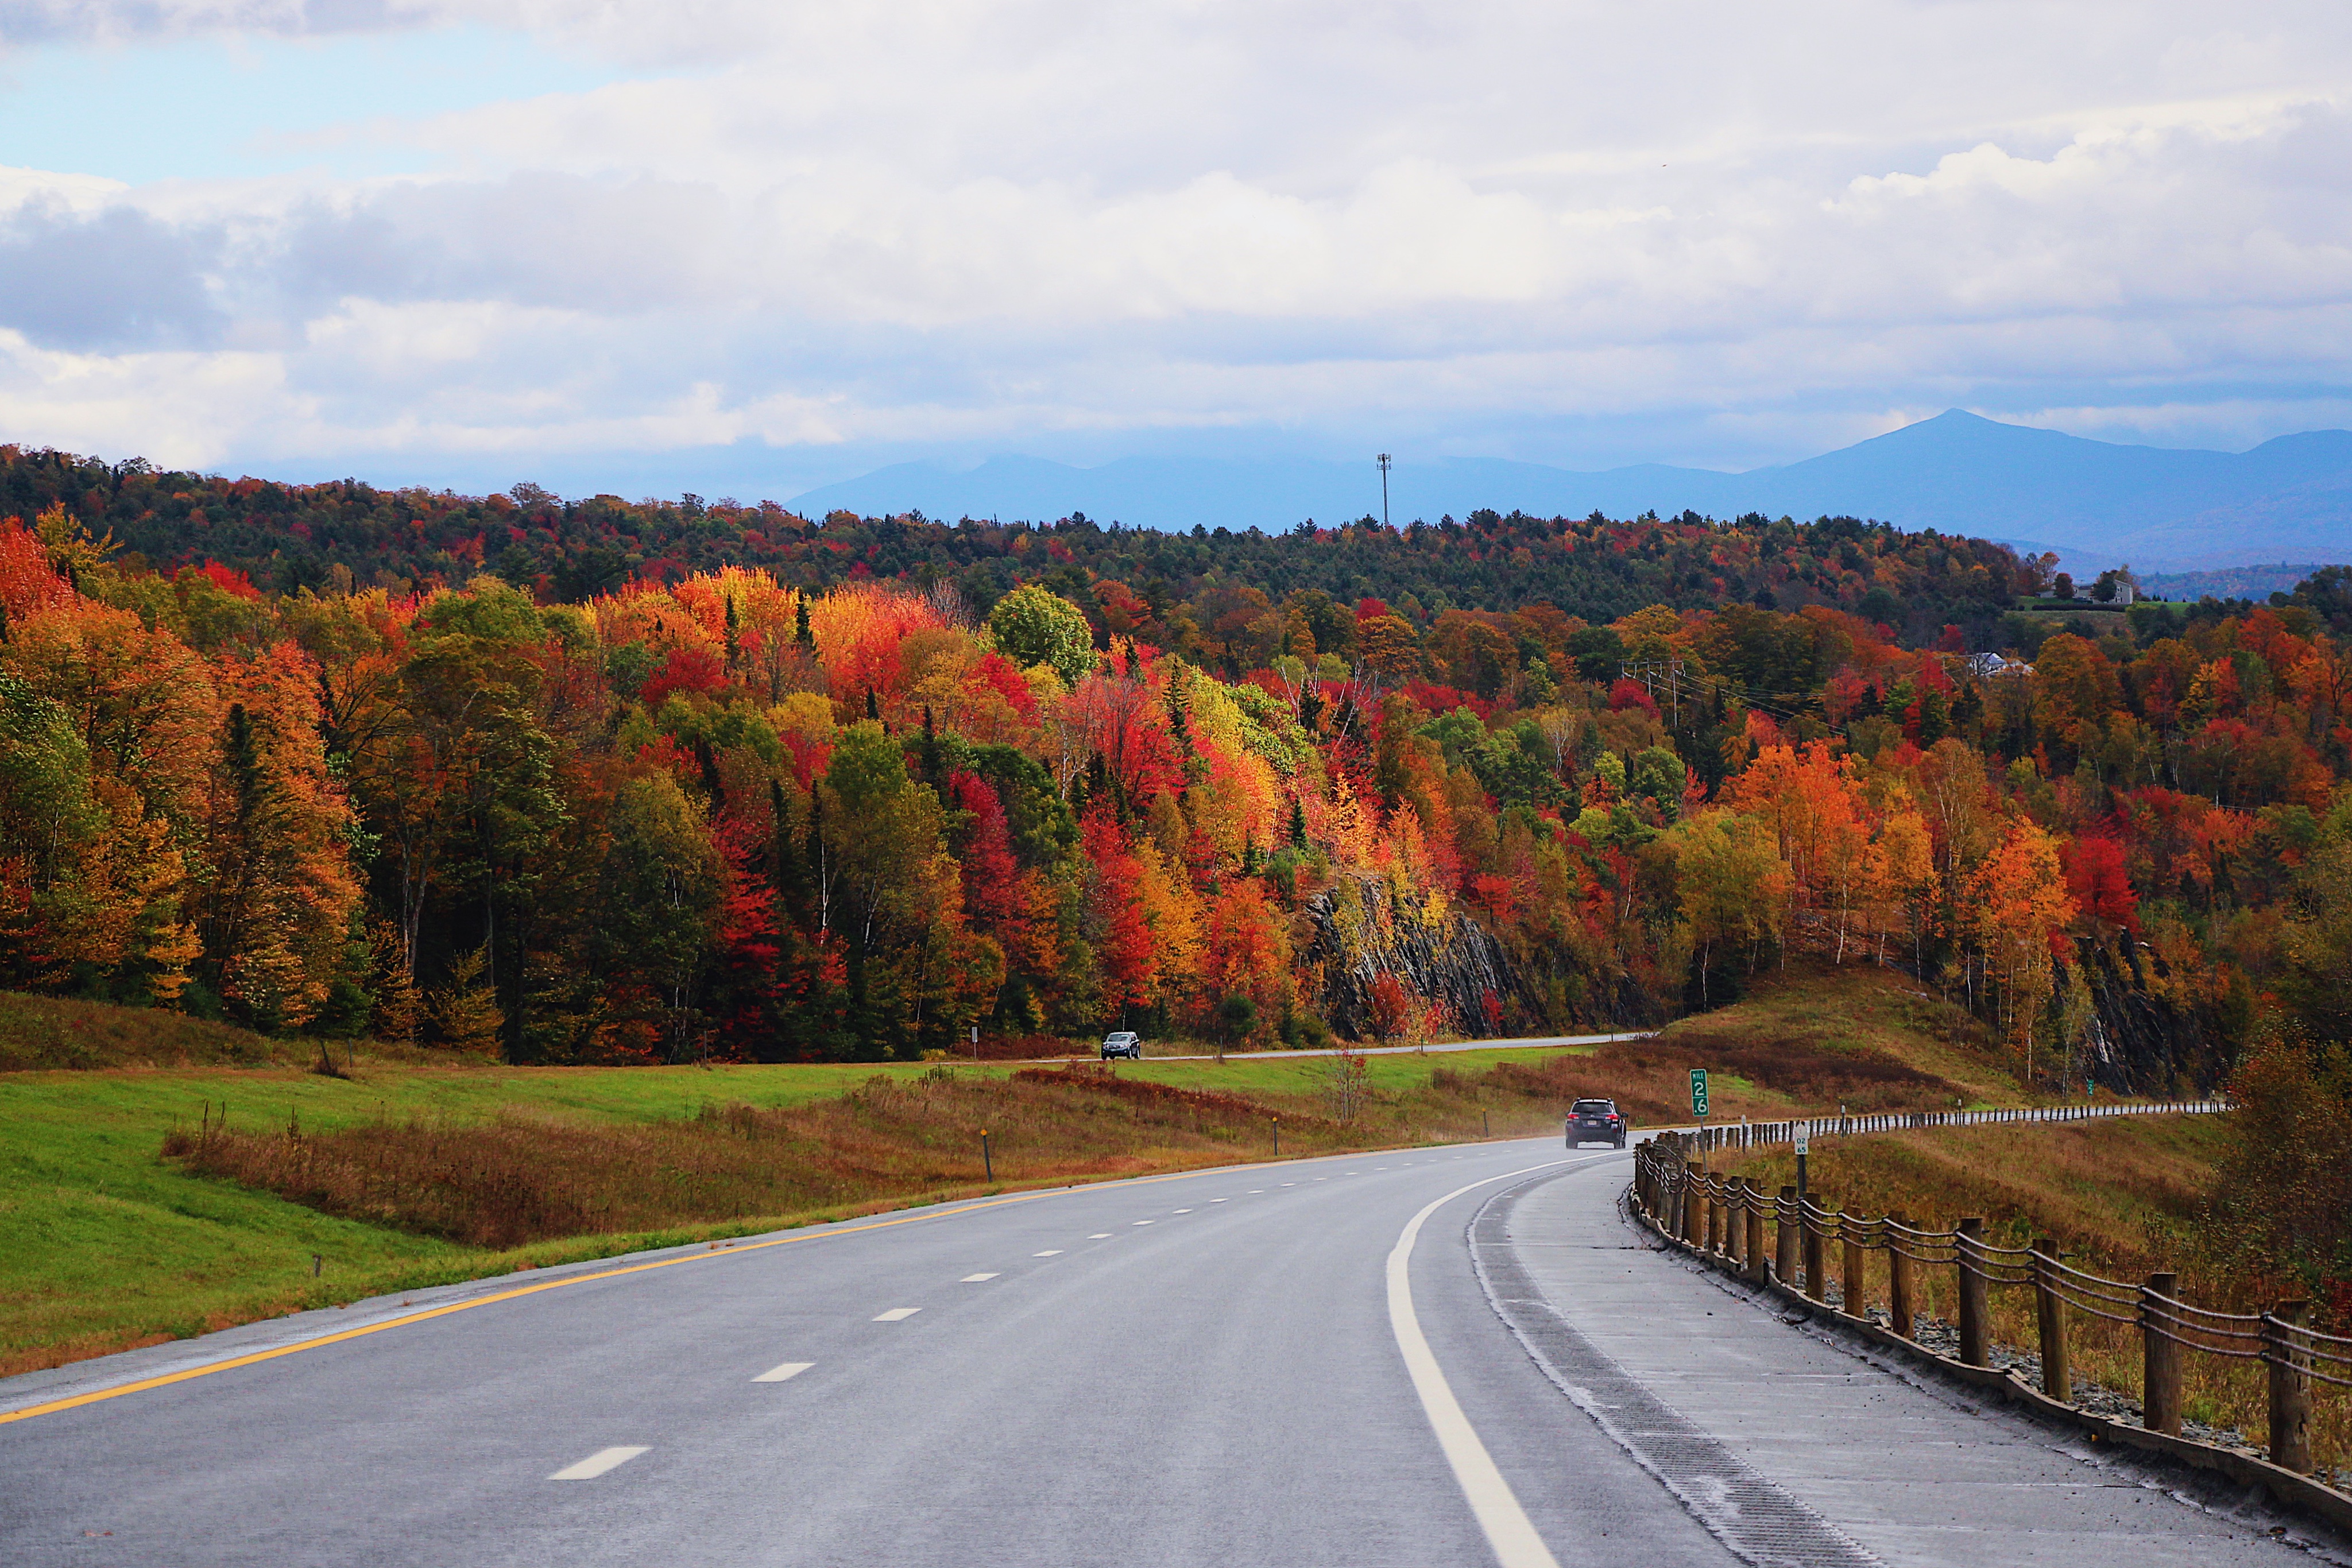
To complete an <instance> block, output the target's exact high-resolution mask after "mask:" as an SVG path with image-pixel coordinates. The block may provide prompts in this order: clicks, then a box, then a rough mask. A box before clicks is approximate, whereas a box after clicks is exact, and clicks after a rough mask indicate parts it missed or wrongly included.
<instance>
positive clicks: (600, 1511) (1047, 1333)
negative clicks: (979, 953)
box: [0, 1143, 2251, 1568]
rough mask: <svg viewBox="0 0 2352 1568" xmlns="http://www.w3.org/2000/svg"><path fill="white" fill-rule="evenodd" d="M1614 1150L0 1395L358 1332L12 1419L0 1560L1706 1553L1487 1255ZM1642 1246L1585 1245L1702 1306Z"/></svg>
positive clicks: (526, 1299) (1277, 1192)
mask: <svg viewBox="0 0 2352 1568" xmlns="http://www.w3.org/2000/svg"><path fill="white" fill-rule="evenodd" d="M1530 1172H1538V1173H1545V1172H1549V1173H1553V1174H1556V1175H1557V1179H1556V1180H1555V1181H1554V1182H1553V1183H1552V1184H1551V1185H1550V1186H1543V1187H1537V1186H1530V1185H1529V1182H1528V1179H1527V1175H1526V1173H1530ZM1625 1174H1626V1159H1625V1156H1623V1155H1616V1154H1613V1153H1601V1152H1598V1151H1589V1152H1587V1153H1585V1154H1582V1155H1574V1156H1570V1155H1565V1154H1564V1152H1563V1151H1561V1150H1560V1149H1559V1147H1558V1146H1557V1145H1552V1144H1549V1143H1517V1144H1500V1145H1477V1146H1475V1147H1470V1148H1456V1149H1447V1150H1438V1151H1415V1152H1411V1153H1404V1154H1391V1155H1360V1156H1352V1157H1348V1158H1341V1159H1331V1160H1318V1161H1301V1162H1295V1163H1286V1164H1282V1165H1278V1166H1255V1167H1247V1168H1243V1169H1237V1170H1231V1171H1222V1172H1209V1173H1202V1174H1195V1175H1192V1176H1181V1177H1161V1178H1154V1179H1150V1180H1144V1181H1139V1182H1132V1183H1127V1184H1122V1185H1118V1186H1098V1187H1091V1188H1083V1189H1073V1190H1066V1191H1056V1192H1054V1193H1050V1194H1044V1195H1035V1196H1021V1197H1012V1198H1003V1199H997V1200H992V1201H991V1202H988V1203H982V1204H972V1205H964V1206H959V1207H947V1208H942V1209H937V1210H929V1211H922V1212H920V1213H917V1214H912V1215H904V1216H892V1217H887V1218H886V1219H884V1220H881V1221H878V1222H877V1221H867V1222H864V1223H863V1224H858V1225H845V1226H841V1227H835V1228H829V1229H825V1230H811V1231H802V1232H793V1233H789V1234H788V1238H787V1239H782V1240H781V1241H779V1242H777V1243H775V1244H772V1245H766V1246H759V1247H750V1246H746V1247H739V1248H736V1249H730V1250H725V1251H721V1252H718V1253H713V1254H688V1255H683V1256H688V1257H690V1258H691V1260H689V1261H682V1262H676V1263H670V1262H668V1261H667V1260H668V1259H669V1258H671V1257H677V1256H681V1255H677V1254H668V1255H659V1256H656V1257H655V1258H652V1259H649V1260H634V1261H654V1262H657V1263H661V1264H663V1265H664V1266H660V1267H655V1268H649V1269H640V1270H635V1271H631V1272H614V1271H613V1270H614V1265H613V1264H610V1263H607V1264H603V1265H591V1266H587V1267H584V1268H582V1269H578V1270H571V1271H569V1272H567V1273H562V1274H558V1273H554V1272H552V1271H551V1272H550V1273H548V1274H543V1275H525V1276H520V1277H515V1278H509V1279H507V1280H503V1281H487V1282H483V1283H481V1284H478V1285H475V1286H469V1287H460V1288H457V1289H455V1290H452V1291H440V1292H432V1293H423V1294H419V1295H417V1296H415V1297H413V1298H411V1299H410V1304H409V1305H407V1306H406V1307H405V1308H404V1307H403V1305H402V1303H401V1302H399V1301H389V1302H383V1303H370V1304H366V1305H363V1306H362V1307H357V1308H354V1309H352V1310H351V1311H350V1312H321V1313H310V1314H306V1316H305V1317H304V1318H302V1319H295V1320H284V1321H281V1322H278V1323H274V1324H264V1325H254V1326H252V1327H249V1328H247V1329H245V1330H239V1331H234V1332H232V1333H227V1334H221V1335H215V1336H211V1337H209V1338H208V1339H205V1340H201V1341H193V1342H188V1343H184V1344H180V1345H173V1346H163V1347H157V1348H156V1349H155V1350H152V1351H145V1352H137V1353H132V1354H130V1355H127V1356H119V1357H112V1358H109V1359H108V1360H106V1361H104V1362H94V1363H86V1364H82V1365H81V1366H79V1367H77V1368H69V1369H65V1370H64V1371H63V1372H60V1373H55V1374H42V1375H35V1376H33V1377H28V1378H18V1379H14V1380H10V1381H8V1382H6V1383H0V1412H11V1411H41V1410H43V1407H44V1406H56V1405H58V1404H61V1403H63V1402H66V1401H69V1400H72V1399H75V1398H80V1397H83V1396H89V1395H91V1394H95V1393H103V1392H104V1391H105V1390H106V1389H107V1388H108V1387H110V1386H117V1385H121V1384H123V1383H125V1382H127V1381H129V1380H132V1379H152V1378H155V1377H158V1376H173V1375H179V1374H184V1373H188V1372H193V1371H197V1369H198V1368H199V1367H200V1366H201V1365H203V1364H206V1363H216V1362H217V1361H219V1360H221V1359H224V1358H227V1357H232V1356H240V1355H246V1356H249V1355H255V1354H265V1355H266V1354H267V1353H268V1352H269V1351H271V1350H273V1349H278V1348H281V1347H283V1346H286V1345H288V1344H290V1343H297V1342H299V1341H301V1340H304V1339H306V1338H308V1339H315V1338H316V1336H318V1335H319V1334H320V1333H325V1332H341V1333H344V1334H346V1335H347V1336H348V1337H344V1338H342V1339H340V1340H338V1341H336V1342H334V1343H323V1344H320V1343H314V1344H313V1345H312V1347H311V1348H308V1349H300V1350H296V1351H293V1352H292V1353H290V1354H278V1355H275V1356H271V1357H268V1358H267V1359H260V1360H255V1361H250V1362H248V1363H247V1364H241V1365H236V1366H233V1367H228V1368H226V1369H224V1370H218V1371H213V1372H200V1373H199V1375H193V1376H181V1377H180V1379H179V1380H178V1381H173V1382H167V1383H163V1384H161V1385H156V1386H149V1387H145V1388H142V1389H139V1390H136V1391H132V1392H127V1393H122V1394H121V1395H119V1396H112V1397H101V1398H98V1399H95V1400H92V1401H91V1402H89V1403H84V1404H80V1405H77V1406H71V1407H68V1408H49V1409H47V1410H46V1411H45V1412H44V1413H37V1414H26V1415H25V1416H23V1417H22V1418H20V1419H15V1420H11V1421H7V1422H6V1423H5V1424H0V1563H9V1564H27V1565H34V1564H50V1563H74V1564H93V1565H97V1564H173V1565H175V1568H176V1565H182V1564H198V1563H289V1564H300V1563H320V1564H324V1563H336V1564H346V1563H398V1564H435V1565H440V1564H453V1563H465V1564H467V1565H469V1568H471V1565H475V1564H493V1563H519V1564H520V1563H529V1564H541V1563H566V1564H571V1563H630V1564H649V1565H650V1564H659V1565H664V1568H667V1565H673V1564H680V1565H683V1564H704V1563H723V1564H736V1563H743V1564H751V1563H762V1564H764V1563H779V1564H783V1563H790V1564H801V1563H822V1564H835V1563H838V1564H850V1563H857V1564H870V1563H888V1564H893V1565H905V1564H934V1563H936V1564H940V1565H946V1564H954V1565H956V1568H987V1565H993V1564H1004V1565H1013V1564H1021V1565H1055V1564H1104V1565H1111V1564H1118V1565H1120V1568H1133V1565H1137V1564H1150V1565H1162V1564H1171V1565H1172V1564H1195V1563H1197V1564H1204V1565H1205V1564H1261V1563H1262V1564H1269V1565H1275V1564H1280V1565H1291V1564H1319V1563H1331V1564H1348V1565H1349V1568H1370V1565H1379V1564H1395V1565H1398V1568H1431V1565H1433V1564H1451V1563H1462V1564H1480V1563H1496V1562H1500V1563H1504V1564H1506V1565H1507V1568H1545V1565H1546V1564H1548V1563H1559V1564H1570V1565H1573V1564H1580V1563H1623V1562H1627V1561H1639V1562H1642V1563H1644V1565H1645V1568H1650V1565H1656V1568H1676V1565H1681V1564H1710V1565H1714V1564H1727V1563H1732V1562H1734V1561H1735V1558H1734V1557H1733V1555H1732V1554H1731V1552H1729V1551H1728V1549H1727V1547H1726V1546H1725V1544H1724V1543H1723V1542H1722V1541H1721V1540H1719V1539H1718V1538H1717V1535H1716V1534H1713V1533H1710V1532H1709V1529H1708V1527H1707V1525H1706V1523H1703V1522H1702V1521H1701V1520H1700V1518H1699V1517H1697V1516H1696V1515H1695V1514H1694V1513H1693V1512H1692V1511H1690V1510H1688V1509H1686V1508H1685V1507H1684V1506H1683V1505H1682V1504H1680V1503H1678V1502H1677V1501H1676V1500H1675V1499H1674V1498H1673V1497H1672V1496H1670V1495H1669V1494H1668V1493H1667V1491H1666V1490H1664V1488H1663V1487H1662V1486H1661V1484H1660V1482H1659V1480H1658V1479H1655V1478H1654V1476H1653V1475H1652V1474H1651V1473H1650V1472H1649V1471H1647V1470H1645V1469H1643V1468H1641V1466H1640V1465H1639V1464H1637V1463H1636V1462H1635V1461H1634V1459H1633V1458H1631V1457H1629V1454H1628V1451H1627V1449H1626V1448H1623V1447H1621V1446H1620V1442H1619V1439H1618V1438H1617V1437H1612V1436H1611V1434H1610V1433H1609V1432H1608V1431H1605V1430H1604V1429H1603V1427H1601V1426H1600V1425H1596V1423H1595V1421H1594V1420H1593V1419H1592V1418H1591V1417H1589V1416H1587V1415H1586V1414H1585V1413H1584V1411H1583V1410H1582V1409H1580V1407H1579V1406H1578V1405H1577V1403H1575V1402H1573V1401H1572V1400H1571V1399H1570V1397H1568V1396H1564V1395H1563V1392H1562V1390H1561V1387H1560V1386H1559V1385H1558V1384H1556V1383H1555V1381H1554V1377H1555V1376H1557V1375H1559V1366H1558V1365H1557V1364H1553V1365H1551V1366H1549V1368H1547V1366H1546V1365H1544V1364H1539V1363H1538V1360H1537V1359H1535V1358H1533V1357H1531V1356H1530V1355H1529V1354H1528V1352H1527V1351H1526V1350H1525V1349H1523V1348H1522V1346H1521V1343H1520V1342H1519V1340H1518V1339H1517V1338H1516V1337H1515V1336H1514V1334H1513V1333H1512V1330H1511V1329H1510V1328H1509V1327H1507V1325H1506V1322H1504V1320H1503V1318H1501V1317H1498V1316H1497V1313H1496V1308H1495V1306H1494V1305H1492V1304H1491V1303H1490V1301H1489V1299H1488V1294H1487V1292H1488V1291H1489V1290H1490V1289H1495V1288H1496V1279H1497V1275H1496V1271H1495V1270H1493V1269H1491V1268H1490V1269H1487V1270H1485V1271H1484V1278H1483V1279H1482V1270H1480V1269H1479V1268H1478V1267H1475V1266H1474V1259H1473V1256H1472V1240H1471V1227H1472V1222H1473V1219H1474V1217H1476V1216H1480V1215H1482V1214H1484V1215H1485V1216H1486V1218H1485V1219H1484V1220H1482V1221H1481V1225H1482V1227H1483V1228H1482V1229H1481V1231H1480V1232H1479V1234H1480V1236H1481V1238H1482V1240H1481V1242H1480V1245H1481V1247H1482V1249H1490V1250H1491V1249H1493V1248H1495V1247H1496V1245H1497V1244H1498V1242H1502V1241H1505V1240H1507V1239H1505V1238H1503V1237H1502V1236H1501V1233H1499V1232H1496V1231H1495V1229H1494V1226H1495V1224H1496V1217H1497V1216H1503V1217H1506V1218H1507V1215H1508V1213H1509V1209H1508V1207H1507V1203H1508V1200H1507V1201H1506V1204H1505V1205H1503V1206H1492V1205H1490V1204H1489V1200H1490V1199H1492V1198H1494V1197H1496V1195H1497V1194H1504V1195H1512V1194H1517V1193H1518V1192H1520V1191H1522V1190H1526V1191H1528V1192H1529V1193H1530V1194H1532V1193H1534V1192H1538V1191H1543V1192H1551V1193H1554V1194H1557V1195H1562V1196H1561V1197H1559V1202H1565V1203H1567V1204H1569V1205H1570V1207H1573V1208H1574V1209H1576V1211H1577V1212H1579V1213H1581V1214H1583V1215H1585V1216H1587V1217H1588V1218H1590V1217H1591V1216H1594V1215H1602V1214H1606V1213H1607V1211H1608V1209H1609V1207H1610V1205H1611V1203H1612V1199H1613V1197H1614V1195H1615V1193H1616V1192H1618V1191H1619V1190H1620V1189H1622V1186H1623V1181H1624V1177H1625ZM1554 1207H1555V1209H1556V1208H1557V1207H1558V1204H1557V1203H1555V1206H1554ZM1544 1223H1546V1224H1551V1223H1554V1222H1553V1221H1550V1220H1546V1221H1545V1222H1544ZM1630 1240H1631V1239H1630V1237H1624V1238H1622V1239H1612V1238H1609V1237H1606V1236H1603V1237H1601V1238H1599V1239H1597V1241H1596V1239H1594V1238H1592V1237H1589V1236H1588V1237H1584V1238H1582V1239H1579V1240H1578V1241H1577V1242H1576V1245H1577V1246H1578V1247H1579V1248H1585V1249H1593V1250H1594V1252H1595V1256H1596V1258H1598V1259H1600V1260H1601V1264H1597V1265H1596V1267H1598V1266H1603V1265H1605V1266H1606V1267H1607V1268H1608V1269H1610V1270H1620V1269H1622V1268H1626V1267H1633V1268H1640V1269H1644V1270H1652V1271H1654V1274H1655V1277H1656V1280H1657V1282H1658V1284H1659V1285H1660V1287H1661V1288H1662V1289H1664V1290H1667V1291H1674V1292H1678V1293H1679V1296H1680V1297H1682V1298H1687V1299H1688V1300H1689V1301H1703V1302H1704V1304H1705V1305H1708V1306H1712V1307H1713V1308H1715V1309H1718V1310H1719V1309H1721V1308H1722V1307H1723V1304H1724V1303H1723V1301H1722V1298H1721V1297H1720V1295H1719V1293H1718V1292H1715V1291H1713V1289H1712V1287H1710V1286H1708V1285H1706V1283H1705V1282H1703V1281H1697V1280H1695V1279H1694V1278H1692V1277H1691V1276H1689V1275H1687V1274H1685V1273H1684V1272H1682V1271H1681V1270H1677V1269H1676V1268H1675V1266H1674V1265H1673V1264H1672V1263H1671V1262H1669V1261H1667V1260H1663V1259H1659V1258H1656V1257H1655V1256H1654V1255H1653V1254H1650V1253H1647V1252H1643V1251H1639V1250H1628V1249H1627V1246H1628V1245H1629V1244H1630ZM1536 1245H1537V1246H1538V1247H1541V1246H1546V1245H1549V1242H1541V1241H1539V1242H1538V1243H1537V1244H1536ZM1506 1249H1507V1248H1506ZM1501 1255H1502V1254H1501V1253H1499V1252H1498V1253H1496V1256H1497V1257H1499V1256H1501ZM1512 1255H1513V1256H1517V1254H1516V1253H1513V1254H1512ZM1533 1255H1534V1254H1533V1250H1532V1249H1530V1256H1533ZM1565 1256H1566V1253H1564V1252H1562V1253H1559V1254H1558V1255H1557V1256H1554V1257H1553V1258H1551V1260H1549V1262H1547V1263H1546V1264H1545V1266H1544V1267H1545V1270H1546V1271H1547V1272H1548V1273H1549V1275H1551V1276H1552V1284H1551V1286H1550V1288H1552V1289H1555V1290H1562V1291H1573V1290H1574V1289H1575V1285H1574V1282H1573V1280H1572V1279H1570V1280H1567V1281H1562V1280H1561V1279H1560V1278H1559V1270H1560V1269H1562V1268H1567V1269H1568V1270H1570V1273H1571V1274H1572V1273H1573V1272H1574V1269H1575V1265H1574V1264H1573V1263H1572V1262H1571V1263H1569V1264H1562V1263H1561V1262H1560V1259H1561V1258H1563V1257H1565ZM596 1276H601V1277H596ZM1515 1278H1517V1276H1515ZM567 1280H569V1281H576V1282H568V1283H566V1282H560V1281H567ZM1612 1284H1613V1287H1614V1288H1615V1289H1619V1290H1622V1280H1616V1281H1612ZM534 1285H536V1286H540V1287H542V1288H540V1289H537V1290H536V1291H531V1293H527V1294H520V1295H516V1294H512V1293H511V1292H513V1291H516V1290H517V1289H518V1287H521V1288H523V1289H526V1290H528V1289H529V1288H530V1287H531V1286H534ZM544 1287H552V1288H544ZM1513 1288H1514V1287H1512V1286H1511V1285H1510V1281H1504V1292H1503V1293H1505V1294H1508V1293H1510V1290H1511V1289H1513ZM1620 1299H1621V1300H1622V1297H1621V1298H1620ZM468 1302H473V1303H478V1304H473V1305H467V1304H466V1303H468ZM443 1307H447V1308H455V1309H457V1310H453V1311H446V1312H442V1313H441V1315H438V1316H435V1317H431V1318H429V1319H425V1320H424V1321H409V1322H396V1323H394V1325H393V1326H389V1327H384V1328H382V1329H381V1331H380V1332H369V1333H352V1332H351V1331H353V1330H365V1329H369V1328H371V1327H373V1325H375V1324H377V1323H380V1322H386V1321H388V1320H391V1319H394V1318H398V1317H400V1316H402V1314H403V1313H406V1314H408V1315H409V1316H411V1317H414V1315H415V1313H417V1312H421V1311H425V1310H429V1309H435V1308H443ZM1773 1326H1774V1327H1775V1328H1776V1329H1777V1328H1778V1325H1773ZM1790 1341H1791V1342H1792V1343H1795V1342H1796V1336H1793V1335H1791V1336H1790ZM1557 1348H1558V1347H1557V1346H1555V1347H1554V1349H1555V1351H1556V1350H1557ZM1554 1359H1555V1363H1556V1361H1557V1356H1555V1358H1554ZM1588 1402H1589V1396H1588ZM2180 1514H2181V1518H2182V1519H2183V1520H2184V1521H2185V1520H2188V1519H2189V1518H2190V1517H2191V1516H2190V1515H2189V1512H2188V1511H2186V1510H2181V1511H2180ZM2235 1528H2236V1527H2234V1526H2233V1527H2232V1529H2233V1530H2234V1529H2235ZM2236 1533H2237V1536H2239V1537H2245V1538H2248V1539H2251V1536H2250V1534H2249V1532H2248V1531H2242V1530H2239V1531H2236ZM2209 1544H2210V1542H2209ZM2142 1560H2146V1559H2142Z"/></svg>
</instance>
